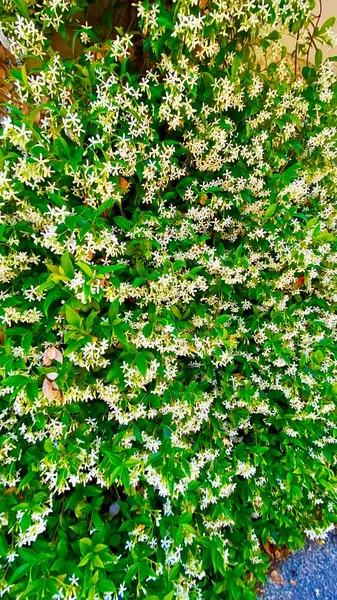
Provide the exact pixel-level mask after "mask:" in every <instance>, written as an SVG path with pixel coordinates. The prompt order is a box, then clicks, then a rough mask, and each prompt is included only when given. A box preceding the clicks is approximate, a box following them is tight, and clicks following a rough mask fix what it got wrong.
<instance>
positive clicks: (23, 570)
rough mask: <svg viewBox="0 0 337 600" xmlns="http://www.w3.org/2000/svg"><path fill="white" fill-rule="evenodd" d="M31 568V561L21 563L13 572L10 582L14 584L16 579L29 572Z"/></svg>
mask: <svg viewBox="0 0 337 600" xmlns="http://www.w3.org/2000/svg"><path fill="white" fill-rule="evenodd" d="M31 568H32V565H31V564H30V563H24V564H23V565H20V566H19V567H17V568H16V569H15V572H14V573H13V575H12V577H11V578H10V580H9V582H8V583H9V584H10V585H12V584H13V583H14V582H15V581H17V580H18V579H20V577H21V575H24V574H25V573H27V572H28V571H29V570H30V569H31Z"/></svg>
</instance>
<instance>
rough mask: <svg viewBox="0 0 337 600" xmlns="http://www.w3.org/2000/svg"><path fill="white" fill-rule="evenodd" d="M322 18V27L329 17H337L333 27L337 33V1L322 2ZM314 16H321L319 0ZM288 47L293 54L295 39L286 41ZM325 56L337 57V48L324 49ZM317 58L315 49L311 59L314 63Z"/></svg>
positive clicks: (325, 0) (320, 23) (326, 0)
mask: <svg viewBox="0 0 337 600" xmlns="http://www.w3.org/2000/svg"><path fill="white" fill-rule="evenodd" d="M322 7H323V10H322V16H321V18H320V21H319V25H320V26H322V25H323V23H324V22H325V21H326V20H327V19H328V18H329V17H336V23H335V25H334V27H333V29H334V31H336V33H337V0H322ZM313 14H315V15H318V14H319V2H318V0H316V9H315V10H314V11H313ZM286 45H287V47H288V48H289V51H290V52H291V51H292V50H294V48H295V40H294V38H293V37H291V38H290V37H289V38H288V40H287V41H286ZM323 55H324V56H337V47H335V48H329V47H325V48H324V49H323ZM314 58H315V49H313V50H312V51H311V53H310V59H311V60H312V61H314Z"/></svg>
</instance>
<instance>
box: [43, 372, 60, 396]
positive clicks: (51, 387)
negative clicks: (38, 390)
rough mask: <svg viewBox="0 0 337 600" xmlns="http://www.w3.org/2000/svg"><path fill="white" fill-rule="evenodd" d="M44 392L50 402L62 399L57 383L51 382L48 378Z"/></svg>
mask: <svg viewBox="0 0 337 600" xmlns="http://www.w3.org/2000/svg"><path fill="white" fill-rule="evenodd" d="M42 391H43V393H44V396H45V398H48V400H55V399H56V398H59V397H60V390H59V387H58V385H57V383H56V382H55V381H51V380H50V379H48V377H46V378H45V379H44V382H43V386H42Z"/></svg>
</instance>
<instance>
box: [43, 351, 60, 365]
mask: <svg viewBox="0 0 337 600" xmlns="http://www.w3.org/2000/svg"><path fill="white" fill-rule="evenodd" d="M53 360H57V362H59V363H62V362H63V356H62V352H61V351H60V350H58V348H55V346H48V348H47V349H46V350H45V353H44V355H43V362H42V364H43V366H44V367H50V365H51V364H52V361H53Z"/></svg>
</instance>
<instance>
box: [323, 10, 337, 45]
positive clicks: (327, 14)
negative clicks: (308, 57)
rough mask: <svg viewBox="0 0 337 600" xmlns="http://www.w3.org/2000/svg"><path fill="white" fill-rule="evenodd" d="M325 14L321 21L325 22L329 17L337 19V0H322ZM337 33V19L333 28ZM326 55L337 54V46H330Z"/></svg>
mask: <svg viewBox="0 0 337 600" xmlns="http://www.w3.org/2000/svg"><path fill="white" fill-rule="evenodd" d="M322 5H323V14H322V18H321V20H320V23H321V24H323V23H324V21H326V20H327V19H328V18H329V17H336V19H337V0H322ZM333 29H334V30H335V31H336V33H337V20H336V23H335V25H334V28H333ZM324 54H325V55H326V56H337V48H328V49H327V50H326V52H325V53H324Z"/></svg>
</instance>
